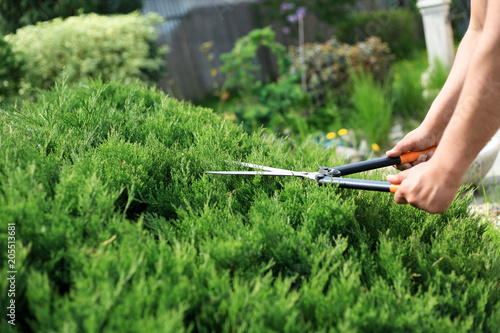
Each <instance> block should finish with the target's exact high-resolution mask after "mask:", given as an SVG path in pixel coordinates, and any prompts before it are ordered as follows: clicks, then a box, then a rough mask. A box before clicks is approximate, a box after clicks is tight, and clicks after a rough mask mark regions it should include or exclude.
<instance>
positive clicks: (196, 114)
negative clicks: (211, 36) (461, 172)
mask: <svg viewBox="0 0 500 333" xmlns="http://www.w3.org/2000/svg"><path fill="white" fill-rule="evenodd" d="M225 160H229V161H231V160H235V161H247V162H253V163H258V164H264V165H270V166H275V167H280V168H287V169H293V170H308V169H310V170H314V169H316V168H317V167H318V166H319V165H328V166H333V165H335V164H337V163H339V161H338V160H336V159H335V157H334V156H332V152H331V151H329V150H325V149H322V148H320V147H317V146H310V145H303V146H297V147H294V149H293V150H290V149H289V148H287V145H286V144H283V142H277V141H273V140H269V139H265V138H264V137H262V136H261V135H259V133H256V134H247V133H245V132H244V131H243V130H242V129H241V128H240V127H237V126H235V125H233V124H232V123H230V122H227V121H225V120H223V119H222V118H220V117H219V116H217V115H216V114H214V113H213V112H211V111H210V110H208V109H202V108H197V107H194V106H192V105H190V104H186V103H182V102H178V101H176V100H174V99H171V98H168V97H166V96H164V95H163V94H161V93H159V92H156V91H154V90H150V89H146V88H144V87H143V86H140V85H139V84H129V85H120V84H118V83H109V84H102V83H100V82H94V81H88V82H86V83H85V84H83V83H82V84H80V85H79V86H75V87H72V88H70V87H68V86H66V85H65V84H61V85H57V86H56V87H55V88H54V89H53V90H52V91H50V92H46V93H44V94H43V95H42V96H40V98H38V100H37V102H30V103H26V104H24V105H22V107H20V108H19V110H16V109H13V108H3V109H1V110H0V233H1V236H0V248H2V249H6V248H7V234H6V233H7V224H8V223H15V225H16V240H17V241H16V270H17V271H18V274H17V280H16V289H17V290H16V312H17V313H18V321H17V322H16V327H15V329H16V330H19V331H35V332H54V331H55V332H60V331H67V332H77V331H80V332H101V331H107V332H112V331H116V332H154V331H162V332H184V331H191V332H209V331H216V332H232V331H255V332H263V331H286V332H305V331H330V330H331V331H334V332H337V331H339V332H340V331H342V332H346V331H359V332H395V331H397V332H471V331H472V332H498V330H499V328H500V292H499V280H500V278H499V277H500V251H499V248H500V237H498V231H496V230H494V229H491V228H490V225H489V224H488V223H487V222H482V221H480V220H478V219H474V218H471V217H470V216H469V214H468V212H467V205H468V200H469V199H470V196H468V195H465V196H464V197H461V198H458V199H457V200H456V202H455V203H454V204H453V205H452V207H451V208H450V210H449V211H448V212H447V213H445V214H442V215H428V214H426V213H423V212H421V211H418V210H416V209H414V208H412V207H408V206H398V205H396V204H394V202H393V198H392V196H391V195H390V194H381V193H368V192H358V191H352V190H351V191H350V190H340V189H338V188H335V187H319V186H317V185H316V184H315V183H314V182H308V181H304V180H301V179H288V178H286V179H284V178H265V177H253V178H245V177H236V176H230V177H222V176H216V175H207V174H204V173H203V171H205V170H224V169H237V168H239V167H238V166H237V165H232V164H229V163H226V162H225ZM374 177H377V178H380V175H377V174H375V175H374ZM0 262H1V266H0V271H1V276H6V274H7V273H6V272H7V271H8V268H7V266H6V262H7V258H6V251H5V250H4V251H1V252H0ZM7 283H8V281H7V280H6V279H0V289H1V290H6V289H7ZM8 301H9V299H8V298H7V295H6V293H1V295H0V304H1V305H2V307H3V308H4V309H5V304H7V302H8ZM0 325H1V326H0V328H1V331H2V332H10V331H13V327H11V326H9V325H8V324H7V323H6V321H2V322H1V324H0Z"/></svg>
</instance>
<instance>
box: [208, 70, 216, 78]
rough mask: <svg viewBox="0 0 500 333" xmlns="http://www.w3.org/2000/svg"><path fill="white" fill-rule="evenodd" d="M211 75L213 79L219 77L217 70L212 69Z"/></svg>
mask: <svg viewBox="0 0 500 333" xmlns="http://www.w3.org/2000/svg"><path fill="white" fill-rule="evenodd" d="M210 75H212V77H215V76H217V70H216V69H212V71H211V72H210Z"/></svg>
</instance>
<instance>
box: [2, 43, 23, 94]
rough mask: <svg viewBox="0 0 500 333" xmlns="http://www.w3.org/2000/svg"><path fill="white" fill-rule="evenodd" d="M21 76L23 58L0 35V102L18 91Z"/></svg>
mask: <svg viewBox="0 0 500 333" xmlns="http://www.w3.org/2000/svg"><path fill="white" fill-rule="evenodd" d="M22 76H23V60H22V58H21V56H20V55H19V54H16V53H15V52H13V51H12V47H11V45H10V44H9V43H8V42H6V41H5V40H4V38H3V37H2V36H0V102H2V101H4V100H5V99H6V98H8V97H9V96H11V95H15V94H16V93H17V92H18V91H19V84H20V81H21V78H22Z"/></svg>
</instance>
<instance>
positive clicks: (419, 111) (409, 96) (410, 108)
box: [391, 59, 430, 121]
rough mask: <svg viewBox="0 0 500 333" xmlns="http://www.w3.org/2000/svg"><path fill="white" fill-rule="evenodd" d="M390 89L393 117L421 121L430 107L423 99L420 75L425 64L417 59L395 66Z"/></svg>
mask: <svg viewBox="0 0 500 333" xmlns="http://www.w3.org/2000/svg"><path fill="white" fill-rule="evenodd" d="M393 68H394V75H393V82H392V88H391V94H392V98H393V100H394V115H395V116H400V117H402V118H404V119H415V120H417V121H418V120H423V119H424V117H425V114H426V113H427V111H428V107H429V106H430V105H429V103H428V101H427V100H426V99H425V98H424V86H423V84H422V74H423V73H424V71H425V69H426V68H427V63H426V62H424V61H419V60H418V59H415V60H412V61H409V60H403V61H399V62H397V63H396V64H395V66H394V67H393Z"/></svg>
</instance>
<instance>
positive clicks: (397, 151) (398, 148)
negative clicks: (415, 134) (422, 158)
mask: <svg viewBox="0 0 500 333" xmlns="http://www.w3.org/2000/svg"><path fill="white" fill-rule="evenodd" d="M415 146H416V145H415V142H413V141H410V140H404V139H403V140H401V141H399V142H398V143H397V144H396V145H395V146H394V148H392V149H391V150H389V151H387V152H386V155H387V156H389V157H398V156H400V155H402V154H404V153H406V152H409V151H413V150H414V149H415Z"/></svg>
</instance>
